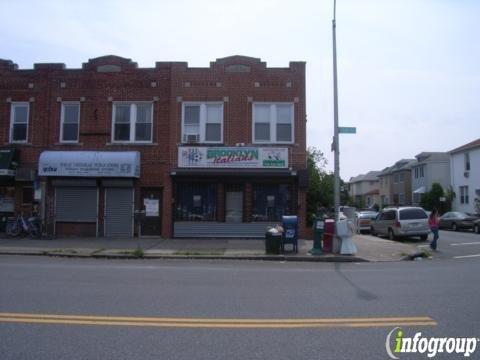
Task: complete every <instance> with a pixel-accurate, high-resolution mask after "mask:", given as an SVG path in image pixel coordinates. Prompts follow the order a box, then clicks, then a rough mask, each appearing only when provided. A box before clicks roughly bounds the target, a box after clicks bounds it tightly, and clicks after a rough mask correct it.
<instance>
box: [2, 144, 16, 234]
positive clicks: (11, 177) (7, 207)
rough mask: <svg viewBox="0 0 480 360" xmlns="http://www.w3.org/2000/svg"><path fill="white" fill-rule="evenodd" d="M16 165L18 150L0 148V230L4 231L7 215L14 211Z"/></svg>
mask: <svg viewBox="0 0 480 360" xmlns="http://www.w3.org/2000/svg"><path fill="white" fill-rule="evenodd" d="M17 166H18V151H17V150H16V149H0V232H4V231H5V223H6V219H7V217H9V216H12V215H13V213H14V212H15V200H16V189H15V175H16V169H17Z"/></svg>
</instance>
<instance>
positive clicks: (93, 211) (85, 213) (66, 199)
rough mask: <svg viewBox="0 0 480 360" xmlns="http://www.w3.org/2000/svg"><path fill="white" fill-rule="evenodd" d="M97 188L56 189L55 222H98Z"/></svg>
mask: <svg viewBox="0 0 480 360" xmlns="http://www.w3.org/2000/svg"><path fill="white" fill-rule="evenodd" d="M97 194H98V192H97V188H96V187H56V188H55V220H56V221H63V222H93V223H94V222H97V205H98V201H97Z"/></svg>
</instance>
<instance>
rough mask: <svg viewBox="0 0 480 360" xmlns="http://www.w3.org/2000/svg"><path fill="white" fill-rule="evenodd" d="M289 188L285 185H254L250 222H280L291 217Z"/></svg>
mask: <svg viewBox="0 0 480 360" xmlns="http://www.w3.org/2000/svg"><path fill="white" fill-rule="evenodd" d="M291 200H292V199H291V186H290V185H287V184H280V185H271V184H254V185H253V209H252V221H281V220H282V216H283V215H293V214H292V207H291V203H292V201H291Z"/></svg>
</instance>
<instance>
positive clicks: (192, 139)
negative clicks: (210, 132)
mask: <svg viewBox="0 0 480 360" xmlns="http://www.w3.org/2000/svg"><path fill="white" fill-rule="evenodd" d="M199 141H200V135H198V134H184V135H183V142H185V143H188V144H196V143H198V142H199Z"/></svg>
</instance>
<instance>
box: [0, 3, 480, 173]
mask: <svg viewBox="0 0 480 360" xmlns="http://www.w3.org/2000/svg"><path fill="white" fill-rule="evenodd" d="M332 17H333V0H316V1H307V0H295V1H276V0H254V1H252V0H241V1H233V0H232V1H229V0H209V1H194V0H155V1H141V0H137V1H119V0H114V1H101V0H96V1H89V0H88V1H87V0H85V1H67V0H65V1H49V0H43V1H26V0H0V58H4V59H10V60H13V61H14V62H15V63H17V64H18V65H19V67H20V68H32V67H33V64H34V63H36V62H63V63H65V64H66V65H67V67H69V68H79V67H81V64H82V63H83V62H86V61H87V60H88V59H89V58H94V57H99V56H102V55H108V54H115V55H119V56H123V57H127V58H131V59H132V60H133V61H136V62H137V63H138V64H139V66H140V67H153V66H154V63H155V61H187V62H188V63H189V65H190V66H202V67H208V66H209V63H210V61H214V60H215V59H217V58H222V57H225V56H230V55H247V56H252V57H257V58H261V59H262V60H263V61H265V62H267V65H268V66H275V67H278V66H281V67H286V66H288V63H289V61H293V60H299V61H306V62H307V79H306V80H307V115H308V124H307V134H308V135H307V141H308V145H309V146H315V147H317V148H318V149H320V150H322V151H323V152H324V153H325V155H326V157H327V159H328V161H329V164H328V169H329V170H332V169H333V153H331V152H330V144H331V142H332V136H333V95H332V94H333V90H332V89H333V85H332V84H333V81H332ZM479 19H480V1H479V0H337V53H338V85H339V122H340V125H341V126H356V127H357V134H356V135H341V139H340V151H341V156H340V168H341V176H342V178H344V179H345V180H348V179H349V178H350V177H351V176H356V175H358V174H361V173H365V172H368V171H370V170H380V169H383V168H384V167H386V166H390V165H391V164H393V163H394V162H396V161H397V160H399V159H402V158H413V157H414V156H415V155H417V154H418V153H420V152H422V151H449V150H452V149H453V148H455V147H458V146H460V145H463V144H465V143H467V142H470V141H472V140H475V139H477V138H479V137H480V40H479V39H480V21H479Z"/></svg>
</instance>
